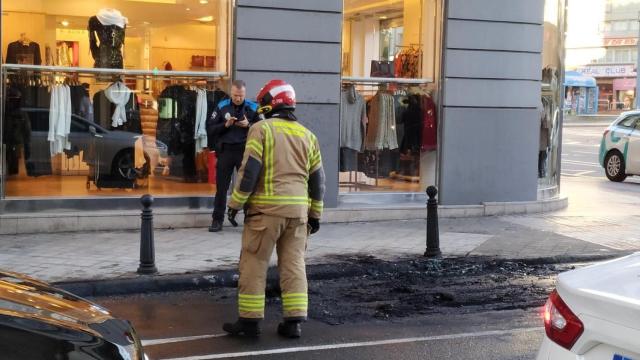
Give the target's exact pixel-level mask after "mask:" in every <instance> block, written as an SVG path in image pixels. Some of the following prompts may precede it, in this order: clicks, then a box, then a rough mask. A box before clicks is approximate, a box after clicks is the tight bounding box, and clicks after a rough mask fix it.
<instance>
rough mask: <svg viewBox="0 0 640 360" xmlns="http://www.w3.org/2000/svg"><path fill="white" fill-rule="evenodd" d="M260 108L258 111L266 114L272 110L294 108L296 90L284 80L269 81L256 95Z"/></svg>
mask: <svg viewBox="0 0 640 360" xmlns="http://www.w3.org/2000/svg"><path fill="white" fill-rule="evenodd" d="M256 100H257V101H258V104H260V108H259V109H258V112H259V113H261V114H268V113H270V112H273V111H278V110H283V109H289V110H293V109H295V108H296V92H295V90H294V89H293V86H291V85H290V84H288V83H287V82H286V81H284V80H271V81H269V82H268V83H267V84H266V85H265V86H264V87H263V88H262V89H261V90H260V92H259V93H258V96H257V97H256Z"/></svg>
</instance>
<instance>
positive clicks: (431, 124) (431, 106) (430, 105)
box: [420, 95, 438, 151]
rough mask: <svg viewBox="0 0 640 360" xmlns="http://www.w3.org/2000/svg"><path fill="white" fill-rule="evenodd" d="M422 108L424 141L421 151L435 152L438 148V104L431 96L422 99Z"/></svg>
mask: <svg viewBox="0 0 640 360" xmlns="http://www.w3.org/2000/svg"><path fill="white" fill-rule="evenodd" d="M421 104H422V106H421V108H422V141H421V147H420V150H422V151H434V150H436V149H437V148H438V118H437V116H436V115H437V114H436V103H435V102H434V101H433V99H432V98H431V96H427V95H423V96H422V97H421Z"/></svg>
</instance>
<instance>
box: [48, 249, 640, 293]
mask: <svg viewBox="0 0 640 360" xmlns="http://www.w3.org/2000/svg"><path fill="white" fill-rule="evenodd" d="M629 254H630V252H615V253H608V254H584V255H574V256H553V257H541V258H519V259H506V258H500V257H486V256H478V257H477V258H482V259H486V260H487V261H489V260H500V261H505V262H506V261H508V262H519V263H524V264H528V265H542V264H566V263H581V262H582V263H584V262H598V261H605V260H611V259H614V258H618V257H622V256H625V255H629ZM398 260H399V261H402V260H409V259H408V258H400V259H398ZM368 273H369V270H368V269H366V268H365V267H357V268H354V267H351V268H348V269H344V268H343V267H341V266H336V264H314V265H307V278H308V280H334V279H340V278H343V277H353V276H360V275H366V274H368ZM53 285H54V286H56V287H58V288H61V289H63V290H65V291H68V292H70V293H73V294H75V295H78V296H80V297H102V296H122V295H134V294H147V293H161V292H180V291H196V290H210V289H215V288H234V287H237V285H238V273H237V270H218V271H213V272H202V273H189V274H180V275H171V274H168V275H140V276H137V277H135V278H117V279H107V280H79V281H68V282H67V281H63V282H55V283H53ZM278 287H279V278H278V274H277V269H276V268H275V267H270V268H269V271H268V273H267V292H269V289H275V288H278Z"/></svg>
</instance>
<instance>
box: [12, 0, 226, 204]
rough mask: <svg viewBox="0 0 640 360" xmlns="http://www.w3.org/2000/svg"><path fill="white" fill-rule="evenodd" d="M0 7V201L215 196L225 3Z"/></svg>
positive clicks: (98, 1) (127, 1)
mask: <svg viewBox="0 0 640 360" xmlns="http://www.w3.org/2000/svg"><path fill="white" fill-rule="evenodd" d="M0 1H1V4H2V44H1V46H2V49H3V55H4V58H3V59H2V64H3V65H2V79H3V80H5V81H3V85H4V87H5V88H4V90H5V92H4V94H6V96H5V97H4V101H5V103H4V112H3V113H2V114H0V126H1V127H2V130H3V137H2V148H3V151H2V153H1V154H2V158H3V159H0V160H2V161H3V163H4V164H7V166H6V167H5V168H4V169H3V174H2V176H1V178H2V181H3V182H4V183H3V186H2V187H0V188H2V189H3V192H4V193H3V194H0V197H3V196H4V197H9V198H10V197H29V196H39V197H41V196H44V197H47V196H52V197H67V196H73V197H76V196H140V195H141V194H144V193H151V194H153V195H160V196H162V195H168V196H173V195H196V196H199V195H205V196H211V195H212V194H213V193H214V189H215V186H214V183H215V179H213V175H212V174H214V173H215V172H210V171H209V168H210V166H211V164H213V162H212V161H211V159H212V154H211V153H210V152H209V150H208V149H207V148H206V144H204V140H203V138H202V137H199V138H198V139H196V137H197V136H196V131H197V128H198V121H197V120H198V119H206V118H207V117H209V116H210V115H211V114H212V113H213V109H214V108H215V106H217V103H218V102H219V101H220V100H221V99H223V98H225V97H226V93H225V91H224V90H225V89H227V82H226V81H227V80H226V79H227V77H226V76H225V75H226V74H227V73H228V72H229V59H230V43H231V41H230V35H231V33H230V20H231V17H230V14H231V6H232V2H231V0H209V1H202V0H180V1H166V0H157V1H156V0H144V1H142V0H47V1H21V0H0ZM199 94H201V95H202V94H203V95H204V97H202V96H200V97H199V96H198V95H199ZM198 99H200V100H198ZM204 103H206V106H205V107H206V111H205V110H204V109H205V107H202V106H197V105H198V104H204ZM200 122H201V121H200ZM52 123H53V124H65V126H60V127H57V128H56V129H57V130H55V131H58V133H55V136H54V138H55V140H51V136H48V134H49V132H50V131H49V130H50V129H49V126H50V124H52ZM55 131H54V132H55ZM203 144H204V145H203Z"/></svg>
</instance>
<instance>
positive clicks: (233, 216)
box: [227, 208, 238, 227]
mask: <svg viewBox="0 0 640 360" xmlns="http://www.w3.org/2000/svg"><path fill="white" fill-rule="evenodd" d="M236 216H238V210H236V209H232V208H229V210H228V211H227V219H229V222H230V223H231V225H233V227H238V222H237V221H236Z"/></svg>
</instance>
